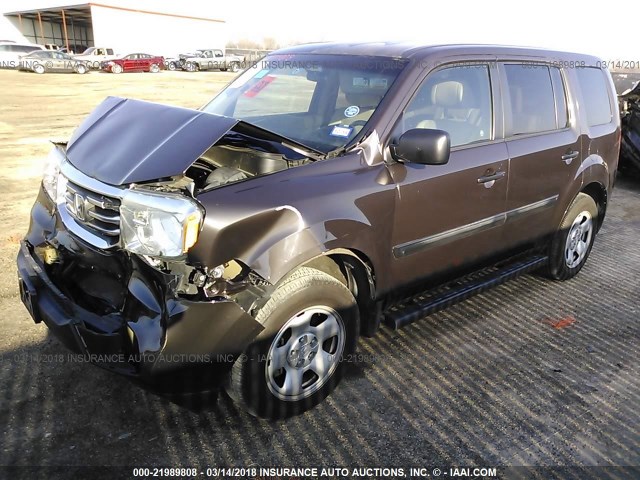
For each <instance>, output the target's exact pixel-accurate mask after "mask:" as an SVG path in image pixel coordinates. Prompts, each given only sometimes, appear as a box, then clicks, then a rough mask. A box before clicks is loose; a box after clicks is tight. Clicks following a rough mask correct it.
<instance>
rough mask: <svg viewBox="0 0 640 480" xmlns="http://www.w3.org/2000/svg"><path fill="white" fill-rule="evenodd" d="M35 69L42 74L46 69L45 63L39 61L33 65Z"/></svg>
mask: <svg viewBox="0 0 640 480" xmlns="http://www.w3.org/2000/svg"><path fill="white" fill-rule="evenodd" d="M33 71H34V72H36V73H37V74H38V75H42V74H43V73H44V72H45V71H46V70H45V68H44V65H42V64H40V63H37V64H36V65H34V66H33Z"/></svg>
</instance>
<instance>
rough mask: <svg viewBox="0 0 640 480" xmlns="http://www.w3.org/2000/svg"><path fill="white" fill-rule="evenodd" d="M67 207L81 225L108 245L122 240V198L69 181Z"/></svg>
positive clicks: (65, 198) (66, 196)
mask: <svg viewBox="0 0 640 480" xmlns="http://www.w3.org/2000/svg"><path fill="white" fill-rule="evenodd" d="M64 201H65V209H66V211H67V212H68V213H69V215H71V217H72V218H73V220H75V221H76V222H77V223H78V224H79V225H80V226H81V227H83V228H85V229H87V230H89V231H90V232H91V233H93V234H94V235H97V236H99V237H101V238H102V239H103V240H104V241H105V243H107V244H108V245H116V244H117V243H118V242H119V241H120V200H118V199H117V198H113V197H108V196H106V195H103V194H101V193H98V192H94V191H92V190H89V189H86V188H84V187H81V186H80V185H77V184H75V183H73V182H71V181H68V182H67V188H66V192H65V196H64Z"/></svg>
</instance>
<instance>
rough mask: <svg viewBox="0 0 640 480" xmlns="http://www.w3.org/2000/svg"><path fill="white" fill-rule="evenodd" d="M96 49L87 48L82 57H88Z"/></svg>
mask: <svg viewBox="0 0 640 480" xmlns="http://www.w3.org/2000/svg"><path fill="white" fill-rule="evenodd" d="M95 49H96V47H89V48H87V49H86V50H85V51H84V52H82V55H90V54H92V53H93V51H94V50H95Z"/></svg>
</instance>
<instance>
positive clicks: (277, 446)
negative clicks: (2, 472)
mask: <svg viewBox="0 0 640 480" xmlns="http://www.w3.org/2000/svg"><path fill="white" fill-rule="evenodd" d="M233 76H234V75H233V74H230V73H221V72H203V73H187V72H162V73H159V74H149V73H135V74H124V75H109V74H101V73H95V72H93V73H90V74H88V75H35V74H28V73H21V72H15V71H0V85H2V88H1V89H0V105H1V107H0V108H1V110H0V111H1V112H2V114H1V115H0V161H1V162H2V169H1V170H0V188H1V190H2V195H1V196H0V212H1V213H0V267H1V270H0V271H1V272H2V275H3V277H2V279H1V281H0V308H1V309H2V310H1V311H2V320H1V329H0V332H1V334H0V389H1V393H0V425H1V427H0V428H1V429H2V440H1V441H0V465H77V466H79V465H127V466H133V465H137V466H158V465H163V466H187V467H188V466H198V467H206V466H212V467H213V466H245V467H247V466H307V465H308V466H311V465H316V466H405V467H408V466H422V465H430V466H437V465H440V466H450V465H470V466H501V465H541V466H575V465H582V466H598V465H599V466H611V465H623V466H624V465H626V466H629V465H636V466H637V465H640V416H639V414H638V412H640V401H639V399H640V362H639V360H640V348H639V345H640V324H639V322H638V318H639V316H640V303H639V299H640V249H638V246H637V241H638V238H640V179H633V178H624V177H623V178H621V179H620V180H619V183H618V186H617V188H616V190H615V193H614V196H613V198H612V199H611V203H610V208H609V212H608V217H607V220H606V222H605V225H604V227H603V229H602V231H601V232H600V234H599V236H598V238H597V240H596V244H595V247H594V250H593V252H592V254H591V257H590V260H589V262H588V263H587V265H586V267H585V268H584V270H583V271H582V273H580V275H579V276H578V277H577V278H575V279H574V280H572V281H570V282H566V283H554V282H550V281H547V280H543V279H541V278H538V277H536V276H525V277H522V278H520V279H518V280H516V281H513V282H511V283H508V284H506V285H504V286H502V287H499V288H497V289H494V290H492V291H490V292H488V293H485V294H483V295H481V296H478V297H475V298H474V299H472V300H470V301H467V302H465V303H463V304H460V305H458V306H455V307H453V308H450V309H449V310H446V311H444V312H442V313H439V314H436V315H432V316H430V317H428V318H425V319H423V320H422V321H420V322H418V323H416V324H414V325H412V326H410V327H408V328H405V329H404V330H401V331H398V332H394V331H392V330H390V329H388V328H384V329H383V330H382V331H381V332H380V333H379V334H378V336H377V337H375V338H373V339H362V340H361V341H360V344H359V350H358V353H359V354H358V355H356V356H355V357H354V358H352V359H350V360H352V361H351V362H350V363H349V366H348V371H347V375H346V378H345V379H344V381H343V383H342V384H341V385H340V386H339V387H338V389H337V390H336V391H335V392H334V393H333V394H332V395H331V396H330V397H329V398H328V399H327V400H326V401H325V402H324V403H322V404H321V405H320V406H319V407H317V408H315V409H313V410H311V411H309V412H307V413H305V414H303V415H301V416H298V417H295V418H292V419H288V420H285V421H278V422H267V421H263V420H258V419H256V418H253V417H251V416H249V415H248V414H246V413H244V412H241V411H239V410H237V409H236V408H235V407H234V405H233V404H232V403H231V401H230V400H229V399H228V398H227V397H226V396H224V395H223V394H222V395H220V397H219V398H218V400H217V401H213V396H202V397H200V398H199V399H198V401H193V402H187V403H185V402H176V401H169V400H168V399H166V398H163V397H160V396H158V395H156V394H154V393H151V392H148V391H146V390H144V389H142V388H140V387H139V386H137V385H135V384H133V383H132V382H130V381H129V380H127V379H125V378H121V377H119V376H115V375H113V374H111V373H109V372H107V371H104V370H102V369H99V368H97V367H94V366H91V365H87V364H82V363H78V362H74V361H73V358H72V357H69V356H67V351H66V350H65V349H64V348H63V347H62V346H61V344H59V343H58V341H57V340H55V339H54V338H52V337H50V336H49V335H48V334H47V329H46V327H44V326H43V325H35V324H34V323H33V322H32V320H31V319H30V317H29V316H28V314H27V311H26V310H25V309H24V308H23V306H22V304H21V303H20V300H19V297H18V289H17V283H16V273H15V271H16V269H15V255H16V252H17V249H18V243H19V240H20V238H21V236H22V235H23V234H24V232H25V231H26V228H27V223H28V219H29V208H30V206H31V203H32V201H33V198H34V197H35V195H36V192H37V189H38V185H39V181H40V175H41V169H42V165H43V161H44V157H45V156H46V154H47V152H48V150H49V144H48V140H49V139H64V138H66V137H68V136H69V135H70V133H71V132H72V131H73V128H74V127H75V126H76V125H77V124H78V123H79V122H80V121H81V119H82V118H83V117H84V116H86V115H87V114H88V113H89V112H90V111H91V110H92V109H93V107H95V106H96V105H97V104H98V103H100V102H101V101H102V99H103V98H104V97H105V96H107V95H117V96H126V97H134V98H139V99H143V100H150V101H158V102H164V103H169V104H173V105H182V106H186V107H198V106H200V105H202V104H203V103H205V102H206V101H207V100H208V99H209V98H211V97H212V96H213V95H214V94H215V93H216V92H217V91H218V90H219V89H220V88H221V87H222V86H224V85H225V84H226V83H227V82H228V81H229V80H230V79H231V78H233ZM115 141H117V139H114V142H115ZM588 473H589V471H587V474H588ZM592 474H593V476H595V477H598V476H600V475H601V474H602V472H601V471H598V470H593V471H592Z"/></svg>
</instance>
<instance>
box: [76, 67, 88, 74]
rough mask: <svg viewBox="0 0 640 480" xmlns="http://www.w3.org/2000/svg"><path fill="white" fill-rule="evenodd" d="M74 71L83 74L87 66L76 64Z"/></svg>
mask: <svg viewBox="0 0 640 480" xmlns="http://www.w3.org/2000/svg"><path fill="white" fill-rule="evenodd" d="M76 72H77V73H79V74H80V75H84V74H85V73H87V67H85V66H84V65H78V66H77V67H76Z"/></svg>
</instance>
